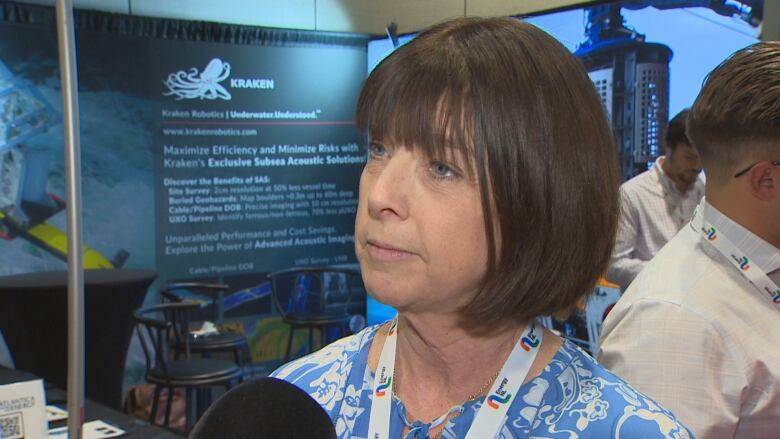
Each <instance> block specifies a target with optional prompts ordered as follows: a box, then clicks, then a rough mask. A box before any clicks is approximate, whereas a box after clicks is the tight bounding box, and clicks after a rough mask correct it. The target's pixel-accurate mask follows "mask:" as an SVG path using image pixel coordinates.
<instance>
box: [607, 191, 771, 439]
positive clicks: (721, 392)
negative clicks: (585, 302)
mask: <svg viewBox="0 0 780 439" xmlns="http://www.w3.org/2000/svg"><path fill="white" fill-rule="evenodd" d="M699 209H702V210H700V211H701V212H704V216H705V217H706V218H707V220H708V221H709V222H710V223H711V224H712V225H713V226H714V227H715V228H717V229H718V231H719V233H722V234H723V235H724V236H725V237H726V238H728V240H729V241H731V242H732V243H733V244H734V245H735V246H736V247H738V248H739V249H740V250H741V251H742V252H744V253H745V254H747V255H749V257H750V261H751V264H756V265H757V266H758V267H759V268H761V269H762V270H763V271H764V272H765V273H768V274H769V275H770V278H772V279H773V280H774V281H775V282H776V283H780V282H778V281H780V271H778V270H779V269H780V250H779V249H777V248H776V247H774V246H772V245H771V244H769V243H767V242H766V241H764V240H762V239H761V238H759V237H758V236H756V235H754V234H753V233H751V232H750V231H748V230H747V229H745V228H744V227H742V226H741V225H739V224H737V223H735V222H733V221H732V220H731V219H729V218H728V217H726V216H725V215H723V214H722V213H721V212H719V211H718V210H717V209H715V208H714V207H712V206H711V205H710V204H709V203H707V202H706V200H702V202H701V204H700V207H699ZM602 337H603V338H602V344H601V353H600V355H599V360H600V361H601V362H602V364H604V365H605V366H606V367H607V368H609V369H611V370H612V371H613V372H615V373H616V374H617V375H618V376H620V377H621V378H623V379H625V380H626V381H627V382H628V383H629V384H631V385H632V386H634V387H635V388H637V390H639V391H641V392H643V393H646V394H648V395H649V396H650V397H652V398H654V399H656V400H657V401H658V402H659V403H661V404H663V405H664V406H665V407H667V408H669V409H670V410H671V411H672V412H673V413H674V414H675V415H676V416H677V418H678V419H680V420H681V421H682V422H683V423H685V424H686V425H687V426H688V427H690V428H691V429H692V430H693V433H694V435H695V437H697V438H699V439H714V438H718V439H720V438H732V437H740V438H750V439H761V438H777V437H780V343H778V340H780V308H778V306H777V305H775V304H774V303H773V302H772V299H771V298H770V297H769V295H768V294H766V293H765V292H763V291H761V290H759V289H758V288H756V287H755V286H754V285H753V284H752V283H750V282H749V281H748V280H747V278H745V277H744V276H743V275H742V273H740V272H739V270H738V269H737V268H736V267H735V266H734V265H733V264H732V263H731V262H730V261H729V260H728V259H727V258H726V257H725V256H723V255H722V254H721V253H720V252H719V251H718V250H717V249H716V248H715V247H714V246H713V245H712V244H710V243H709V242H708V241H707V240H706V239H704V238H703V237H702V236H701V235H700V231H699V230H698V229H695V226H693V225H691V226H686V227H684V228H683V229H682V230H681V231H680V233H679V234H677V235H676V236H675V237H674V238H673V239H672V240H671V241H670V242H669V243H668V244H667V245H666V246H665V247H664V248H663V249H662V250H661V251H660V252H659V253H658V255H657V256H656V257H655V258H654V259H653V260H652V261H651V262H650V263H649V264H648V265H647V267H646V268H645V269H644V270H643V271H642V273H640V274H639V276H637V278H636V280H635V281H634V282H633V283H632V284H631V286H630V287H629V288H628V289H627V290H626V292H625V294H624V295H623V296H622V297H621V299H620V300H619V301H618V303H617V305H616V306H615V307H614V308H613V309H612V311H611V312H610V314H609V315H608V316H607V319H606V320H605V322H604V332H603V334H602Z"/></svg>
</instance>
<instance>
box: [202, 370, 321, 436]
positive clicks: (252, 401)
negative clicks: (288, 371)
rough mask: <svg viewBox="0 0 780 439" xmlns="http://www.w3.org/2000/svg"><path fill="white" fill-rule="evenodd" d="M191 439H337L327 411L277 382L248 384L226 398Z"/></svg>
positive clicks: (266, 380)
mask: <svg viewBox="0 0 780 439" xmlns="http://www.w3.org/2000/svg"><path fill="white" fill-rule="evenodd" d="M189 437H190V439H217V438H219V439H232V438H236V439H238V438H252V439H287V438H290V439H335V438H336V430H335V428H334V427H333V423H332V422H331V420H330V417H329V416H328V414H327V413H326V412H325V410H323V409H322V407H320V405H319V404H318V403H317V401H315V400H313V399H312V398H311V397H310V396H309V395H308V394H306V392H304V391H303V390H301V389H299V388H298V387H296V386H294V385H292V384H290V383H288V382H286V381H282V380H279V379H276V378H262V379H259V380H253V381H247V382H245V383H243V384H240V385H238V386H236V387H234V388H232V389H230V390H229V391H228V392H227V393H225V394H224V395H222V397H221V398H219V399H218V400H217V401H215V402H214V404H212V406H211V407H209V409H208V410H206V412H205V413H204V414H203V416H202V417H201V419H200V420H199V421H198V423H197V424H196V425H195V428H193V430H192V432H191V433H190V436H189Z"/></svg>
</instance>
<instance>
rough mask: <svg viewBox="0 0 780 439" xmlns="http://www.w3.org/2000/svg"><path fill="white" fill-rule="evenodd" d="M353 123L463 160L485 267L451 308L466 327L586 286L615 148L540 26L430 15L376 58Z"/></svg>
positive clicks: (584, 88)
mask: <svg viewBox="0 0 780 439" xmlns="http://www.w3.org/2000/svg"><path fill="white" fill-rule="evenodd" d="M357 124H358V127H359V128H360V129H361V130H362V131H363V132H364V133H366V135H368V136H369V137H370V138H372V139H380V140H382V141H384V142H388V143H393V144H396V145H403V146H405V147H408V148H422V151H423V152H424V153H425V154H427V155H428V156H430V157H436V158H441V157H449V155H448V154H452V151H453V150H460V151H461V152H463V153H464V154H463V155H464V156H465V157H468V160H471V162H470V163H469V165H470V166H471V168H473V169H475V170H476V175H475V176H472V177H475V180H476V181H477V184H478V187H479V191H480V194H481V197H482V210H483V214H484V218H485V233H486V236H487V241H488V242H487V244H488V263H487V265H488V268H487V272H486V275H485V279H484V282H483V285H482V289H481V291H480V292H479V293H478V294H477V295H476V296H475V298H474V299H473V300H472V302H471V303H470V304H468V305H467V306H465V307H464V308H463V309H462V310H461V316H462V318H463V323H464V324H465V325H467V327H471V328H472V329H474V330H486V329H490V328H491V327H492V328H495V326H496V325H501V324H507V323H510V322H524V321H528V320H529V319H533V318H535V317H538V316H542V315H550V314H553V313H555V312H557V311H560V310H565V309H569V308H570V307H571V306H572V305H573V304H574V303H575V302H576V301H577V300H578V299H580V298H582V297H583V296H584V295H586V294H587V293H589V292H590V291H591V290H592V288H593V287H594V285H595V283H596V281H597V280H598V278H599V276H600V275H601V274H602V273H603V271H604V269H605V268H606V264H607V262H608V260H609V256H610V253H611V251H612V245H613V242H614V235H615V229H616V224H617V215H618V208H617V206H618V188H619V184H620V177H619V173H618V168H617V154H616V151H615V146H614V142H613V137H612V133H611V130H610V127H609V125H608V122H607V117H606V113H605V111H604V108H603V105H602V103H601V100H600V98H599V96H598V94H597V93H596V90H595V87H594V86H593V83H592V82H591V81H590V79H589V78H588V75H587V73H586V72H585V70H584V68H583V66H582V65H581V63H580V62H579V61H578V59H577V58H575V57H574V56H573V55H572V54H571V53H570V52H569V51H568V50H567V49H566V48H565V47H564V46H562V45H561V44H560V43H559V42H557V41H556V40H555V39H554V38H552V37H551V36H550V35H548V34H546V33H545V32H543V31H542V30H540V29H538V28H536V27H534V26H532V25H530V24H527V23H524V22H522V21H519V20H517V19H513V18H489V19H481V18H462V19H456V20H453V21H450V22H446V23H442V24H439V25H437V26H435V27H433V28H431V29H429V30H427V31H425V32H423V33H421V34H420V35H419V36H418V37H417V38H415V39H414V40H412V41H411V42H409V43H408V44H406V45H404V46H402V47H400V48H398V49H397V50H396V51H395V52H394V53H392V54H391V55H390V56H389V57H387V58H385V59H384V60H383V61H382V62H381V63H380V64H379V65H377V67H376V68H375V69H374V70H373V72H372V73H371V75H370V76H369V77H368V79H367V80H366V83H365V85H364V87H363V90H362V92H361V94H360V98H359V100H358V108H357ZM452 239H458V237H457V236H453V237H452Z"/></svg>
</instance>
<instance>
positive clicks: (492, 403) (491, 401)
mask: <svg viewBox="0 0 780 439" xmlns="http://www.w3.org/2000/svg"><path fill="white" fill-rule="evenodd" d="M510 398H512V394H511V393H507V394H506V395H504V396H503V397H500V396H498V395H490V396H489V397H488V400H487V405H488V407H490V408H492V409H493V410H498V408H499V407H501V404H506V403H507V402H509V399H510Z"/></svg>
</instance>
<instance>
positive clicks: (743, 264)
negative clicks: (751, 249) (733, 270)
mask: <svg viewBox="0 0 780 439" xmlns="http://www.w3.org/2000/svg"><path fill="white" fill-rule="evenodd" d="M738 262H739V269H740V270H742V271H748V270H749V269H750V265H749V264H748V263H749V262H750V260H749V259H748V258H747V257H745V256H742V257H741V258H740V259H739V261H738Z"/></svg>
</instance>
